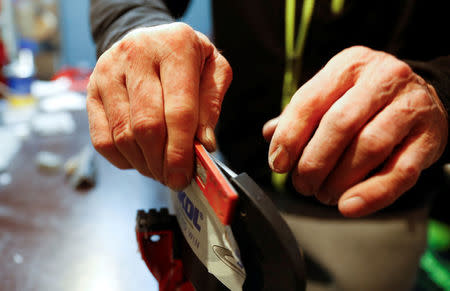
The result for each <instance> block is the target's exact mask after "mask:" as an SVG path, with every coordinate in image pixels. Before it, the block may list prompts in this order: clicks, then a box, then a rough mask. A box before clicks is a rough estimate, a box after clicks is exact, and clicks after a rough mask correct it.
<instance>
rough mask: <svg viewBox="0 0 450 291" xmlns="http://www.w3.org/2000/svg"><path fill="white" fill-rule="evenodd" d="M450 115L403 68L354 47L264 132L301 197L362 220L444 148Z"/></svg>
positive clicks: (272, 156)
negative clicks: (313, 199)
mask: <svg viewBox="0 0 450 291" xmlns="http://www.w3.org/2000/svg"><path fill="white" fill-rule="evenodd" d="M447 118H448V117H447V114H446V111H445V110H444V107H443V105H442V103H441V102H440V100H439V98H438V96H437V94H436V91H435V90H434V88H433V87H432V86H431V85H428V84H427V83H426V82H425V81H424V80H423V79H422V78H420V77H419V76H418V75H416V74H415V73H414V72H413V71H412V70H411V68H410V67H409V66H408V65H407V64H406V63H404V62H402V61H400V60H398V59H396V58H395V57H393V56H392V55H389V54H386V53H383V52H378V51H374V50H371V49H368V48H365V47H352V48H349V49H346V50H344V51H342V52H341V53H339V54H337V55H336V56H335V57H333V58H332V59H331V60H330V61H329V62H328V64H327V65H326V66H325V67H324V68H323V69H322V70H321V71H320V72H318V73H317V74H316V75H315V76H314V77H313V78H312V79H311V80H310V81H308V82H307V83H306V84H304V85H303V86H302V87H301V88H300V89H299V90H298V91H297V92H296V93H295V95H294V96H293V98H292V100H291V102H290V103H289V105H288V106H287V107H286V109H285V110H284V111H283V113H282V114H281V115H280V116H279V117H278V118H277V119H275V120H271V121H269V122H268V123H267V124H266V125H265V126H264V129H263V133H264V136H265V137H266V139H268V140H269V139H270V138H271V143H270V149H269V164H270V167H271V168H272V169H273V170H274V171H275V172H278V173H285V172H288V171H290V170H292V182H293V184H294V186H295V188H296V189H297V191H298V192H300V193H302V194H304V195H315V196H316V197H317V199H319V200H320V201H321V202H323V203H325V204H330V205H335V204H338V205H339V210H340V211H341V213H342V214H344V215H345V216H351V217H356V216H363V215H367V214H370V213H372V212H374V211H377V210H379V209H381V208H384V207H386V206H388V205H390V204H391V203H393V202H394V201H395V200H396V199H397V198H398V197H399V196H400V195H401V194H403V193H404V192H405V191H407V190H408V189H409V188H411V187H412V186H413V185H414V184H415V183H416V181H417V179H418V177H419V175H420V173H421V171H422V170H423V169H425V168H427V167H429V166H430V165H431V164H432V163H433V162H435V161H436V160H437V159H438V158H439V157H440V155H442V152H443V150H444V148H445V145H446V142H447V134H448V128H447V127H448V123H447Z"/></svg>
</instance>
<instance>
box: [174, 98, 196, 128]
mask: <svg viewBox="0 0 450 291" xmlns="http://www.w3.org/2000/svg"><path fill="white" fill-rule="evenodd" d="M197 117H198V116H197V112H196V111H195V110H194V109H193V108H191V106H189V105H187V104H185V103H184V104H183V103H179V104H176V105H174V106H172V107H171V108H170V110H168V111H167V112H166V122H167V120H173V121H174V124H173V125H175V126H177V127H180V129H183V130H190V129H192V127H194V125H196V123H197Z"/></svg>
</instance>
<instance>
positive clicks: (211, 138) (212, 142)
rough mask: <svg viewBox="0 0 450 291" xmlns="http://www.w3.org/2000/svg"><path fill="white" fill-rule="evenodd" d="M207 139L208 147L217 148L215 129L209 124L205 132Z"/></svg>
mask: <svg viewBox="0 0 450 291" xmlns="http://www.w3.org/2000/svg"><path fill="white" fill-rule="evenodd" d="M203 136H204V137H205V141H206V142H207V143H208V149H211V150H214V149H215V148H216V137H215V135H214V130H213V129H212V128H211V127H209V126H207V127H206V128H205V131H204V133H203Z"/></svg>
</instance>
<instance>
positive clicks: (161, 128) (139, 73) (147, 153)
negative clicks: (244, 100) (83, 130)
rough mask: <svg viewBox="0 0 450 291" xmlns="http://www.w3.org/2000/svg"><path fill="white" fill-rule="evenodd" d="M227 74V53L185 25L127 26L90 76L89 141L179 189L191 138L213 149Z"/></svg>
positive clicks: (116, 160)
mask: <svg viewBox="0 0 450 291" xmlns="http://www.w3.org/2000/svg"><path fill="white" fill-rule="evenodd" d="M231 79H232V72H231V68H230V66H229V64H228V62H227V61H226V60H225V58H224V57H223V56H222V55H221V54H220V53H219V52H218V51H217V49H216V48H215V47H214V45H213V44H212V43H211V42H210V41H209V40H208V38H207V37H206V36H204V35H202V34H201V33H198V32H195V31H194V30H193V29H192V28H190V27H189V26H188V25H186V24H182V23H173V24H168V25H161V26H157V27H151V28H139V29H136V30H133V31H131V32H129V33H128V34H127V35H126V36H125V37H123V38H122V39H121V40H120V41H118V42H117V43H115V44H114V45H113V46H112V47H111V48H110V49H109V50H107V51H106V52H105V53H104V54H103V55H102V56H101V57H100V58H99V60H98V62H97V65H96V67H95V69H94V72H93V74H92V76H91V79H90V82H89V86H88V98H87V110H88V115H89V125H90V126H89V127H90V134H91V139H92V143H93V145H94V147H95V149H96V150H97V151H98V152H99V153H100V154H102V155H103V156H104V157H105V158H106V159H108V160H109V161H110V162H111V163H112V164H114V165H115V166H116V167H118V168H120V169H128V168H135V169H137V170H138V171H139V172H140V173H141V174H143V175H145V176H148V177H151V178H154V179H156V180H158V181H160V182H162V183H164V184H166V185H168V186H170V187H171V188H173V189H181V188H183V187H184V186H186V185H187V184H188V183H189V182H190V180H191V178H192V172H193V142H194V138H197V139H199V140H200V142H202V143H203V144H204V145H205V147H206V148H207V149H209V150H213V149H214V148H215V143H216V142H215V137H214V128H215V126H216V123H217V120H218V117H219V113H220V108H221V104H222V100H223V96H224V94H225V91H226V90H227V89H228V86H229V84H230V82H231Z"/></svg>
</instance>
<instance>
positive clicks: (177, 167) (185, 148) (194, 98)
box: [160, 42, 202, 189]
mask: <svg viewBox="0 0 450 291" xmlns="http://www.w3.org/2000/svg"><path fill="white" fill-rule="evenodd" d="M193 43H194V42H185V46H184V47H183V48H182V51H181V50H179V51H174V52H173V53H172V54H171V55H170V57H167V58H165V59H164V60H163V62H162V63H161V67H160V74H161V77H160V78H161V85H162V89H163V96H164V114H165V122H166V129H167V141H166V148H165V155H164V157H165V161H164V171H163V172H164V179H165V182H166V184H167V185H168V186H169V187H170V188H172V189H181V188H183V187H185V186H186V185H187V184H188V183H189V181H190V180H191V179H192V172H193V158H194V157H193V144H194V135H195V132H196V129H197V123H198V106H199V84H200V72H201V67H202V63H201V62H202V58H201V56H200V55H199V52H198V47H196V46H195V45H194V44H193ZM177 52H178V53H177Z"/></svg>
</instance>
